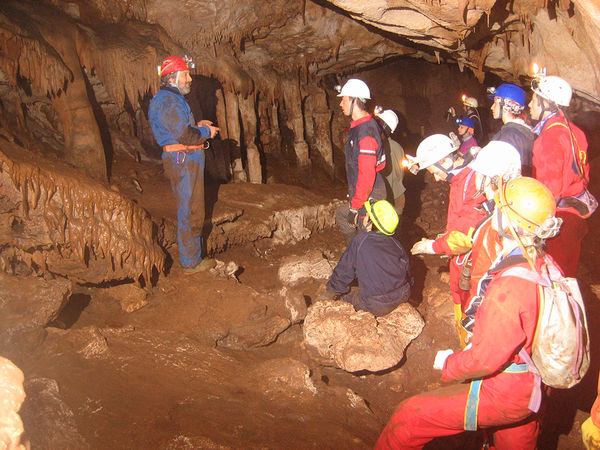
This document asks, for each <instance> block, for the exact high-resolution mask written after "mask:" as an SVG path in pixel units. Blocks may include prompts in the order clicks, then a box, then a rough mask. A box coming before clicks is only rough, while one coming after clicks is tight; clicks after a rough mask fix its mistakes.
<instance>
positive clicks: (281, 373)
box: [250, 358, 317, 397]
mask: <svg viewBox="0 0 600 450" xmlns="http://www.w3.org/2000/svg"><path fill="white" fill-rule="evenodd" d="M250 377H251V378H253V379H255V380H256V387H257V388H258V389H260V390H261V391H262V392H263V393H264V394H265V395H266V396H267V397H274V396H278V395H285V396H287V397H304V396H310V397H312V396H313V395H315V394H316V393H317V388H316V387H315V385H314V384H313V382H312V380H311V378H310V369H309V367H308V366H307V365H306V364H304V363H302V362H300V361H298V360H295V359H293V358H281V359H271V360H268V361H264V362H262V363H261V364H259V365H258V366H257V367H256V368H254V369H253V370H252V372H251V374H250Z"/></svg>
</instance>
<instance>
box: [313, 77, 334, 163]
mask: <svg viewBox="0 0 600 450" xmlns="http://www.w3.org/2000/svg"><path fill="white" fill-rule="evenodd" d="M311 99H312V102H311V103H312V109H313V111H312V115H313V119H314V124H315V131H314V136H315V147H316V149H317V151H318V152H319V154H320V155H321V156H322V157H323V160H324V161H325V164H327V166H328V167H329V168H330V169H331V170H333V147H332V145H331V118H332V116H333V112H332V111H331V109H330V108H329V106H328V105H327V95H326V94H325V91H323V90H322V89H315V90H313V91H312V95H311ZM307 121H308V119H307Z"/></svg>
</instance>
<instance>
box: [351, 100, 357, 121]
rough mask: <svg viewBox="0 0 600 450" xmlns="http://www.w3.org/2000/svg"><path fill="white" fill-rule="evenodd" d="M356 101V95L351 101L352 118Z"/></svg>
mask: <svg viewBox="0 0 600 450" xmlns="http://www.w3.org/2000/svg"><path fill="white" fill-rule="evenodd" d="M355 102H356V97H352V102H351V103H350V118H352V112H353V111H354V103H355Z"/></svg>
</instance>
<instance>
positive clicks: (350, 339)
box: [304, 301, 425, 372]
mask: <svg viewBox="0 0 600 450" xmlns="http://www.w3.org/2000/svg"><path fill="white" fill-rule="evenodd" d="M424 325H425V323H424V322H423V319H422V318H421V315H420V314H419V313H418V311H417V310H416V309H415V308H414V307H412V306H411V305H410V304H408V303H403V304H401V305H400V306H398V308H396V309H395V310H394V311H392V312H391V313H389V314H387V315H386V316H382V317H375V316H374V315H373V314H371V313H369V312H366V311H355V310H354V307H353V306H352V305H350V304H349V303H345V302H342V301H323V302H317V303H315V304H313V305H311V306H310V307H309V308H308V313H307V315H306V318H305V319H304V344H305V346H306V347H307V349H308V350H309V351H311V352H316V353H317V354H318V357H319V358H322V359H323V360H324V361H325V362H330V363H333V364H334V365H335V366H336V367H339V368H341V369H343V370H345V371H347V372H358V371H362V370H367V371H370V372H379V371H382V370H385V369H389V368H391V367H394V366H396V365H397V364H398V363H399V362H400V361H401V360H402V358H403V357H404V350H405V349H406V347H407V346H408V344H410V342H411V341H412V340H413V339H415V338H416V337H417V336H419V334H420V333H421V331H422V329H423V327H424Z"/></svg>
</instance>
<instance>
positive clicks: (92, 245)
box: [0, 148, 165, 283]
mask: <svg viewBox="0 0 600 450" xmlns="http://www.w3.org/2000/svg"><path fill="white" fill-rule="evenodd" d="M13 152H15V154H14V155H13V154H12V153H13ZM10 154H11V156H8V153H5V152H3V151H0V167H1V168H2V172H4V173H6V174H8V175H9V176H10V179H11V180H12V183H13V185H14V187H15V189H16V190H17V191H18V192H20V193H21V198H22V203H21V207H22V211H23V212H25V211H28V212H29V216H30V217H32V218H33V213H34V211H35V213H36V217H42V218H43V222H44V223H45V229H46V230H47V231H46V232H47V235H48V238H49V239H51V240H52V244H53V246H54V250H56V251H58V252H59V254H61V255H63V257H66V258H68V257H69V254H70V253H72V254H74V255H75V256H76V257H77V258H78V259H79V260H80V261H81V263H82V264H84V265H88V264H89V260H88V258H93V259H97V258H98V257H100V256H102V255H107V254H109V255H110V257H111V258H112V259H117V260H119V261H120V267H122V268H123V269H124V270H125V271H126V272H127V273H128V274H129V276H131V277H133V278H138V277H140V276H142V277H144V280H145V281H146V283H149V282H150V277H151V274H152V271H153V269H154V268H155V269H156V270H157V271H158V272H162V270H163V269H164V262H165V255H164V253H163V251H162V250H161V248H160V247H159V245H158V243H157V242H156V236H154V234H153V226H154V225H153V222H152V220H151V218H150V216H149V215H148V213H147V212H146V211H145V210H143V209H142V208H140V207H139V206H137V205H136V204H135V203H133V202H132V201H130V200H127V199H125V198H124V197H121V196H120V195H119V194H117V193H114V192H112V191H108V190H106V189H105V188H104V187H103V186H102V185H101V184H99V183H97V182H94V181H92V180H91V179H90V180H89V181H84V180H85V179H82V178H81V174H79V173H77V172H73V171H72V169H66V168H65V169H54V170H53V171H50V170H47V169H45V168H43V166H40V165H39V164H43V162H42V161H35V163H34V162H31V160H32V158H29V159H28V155H27V152H26V150H25V149H22V148H17V149H15V150H13V151H11V153H10ZM48 166H50V167H52V166H54V167H56V165H50V164H48ZM42 191H45V192H52V193H51V194H43V195H42V194H41V192H42ZM57 193H58V194H59V195H58V196H57V195H56V194H57ZM40 198H43V199H44V201H39V200H40ZM105 210H109V211H112V215H113V217H112V218H113V220H110V221H106V220H104V217H105V215H106V214H105ZM32 220H33V219H32ZM19 250H20V251H22V260H23V261H24V262H25V263H26V264H29V262H28V261H30V259H28V258H30V253H29V252H27V249H19ZM36 251H39V252H42V253H47V252H48V251H51V250H49V249H45V248H44V249H36ZM45 258H46V257H45V256H44V257H43V258H42V257H37V258H36V260H42V259H43V260H45ZM108 263H109V261H107V264H108ZM38 265H39V264H38ZM44 265H45V263H44Z"/></svg>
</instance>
